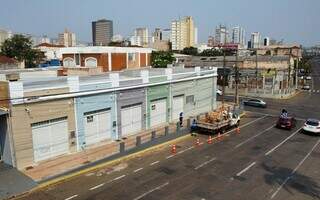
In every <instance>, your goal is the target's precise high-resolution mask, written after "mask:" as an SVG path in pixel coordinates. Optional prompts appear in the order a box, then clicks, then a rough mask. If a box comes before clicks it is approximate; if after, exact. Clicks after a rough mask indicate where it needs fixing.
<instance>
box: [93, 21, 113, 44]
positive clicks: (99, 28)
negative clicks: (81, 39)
mask: <svg viewBox="0 0 320 200" xmlns="http://www.w3.org/2000/svg"><path fill="white" fill-rule="evenodd" d="M112 37H113V22H112V21H111V20H106V19H100V20H98V21H93V22H92V43H93V46H107V45H108V44H109V43H110V42H111V39H112Z"/></svg>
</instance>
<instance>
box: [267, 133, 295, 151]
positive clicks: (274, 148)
mask: <svg viewBox="0 0 320 200" xmlns="http://www.w3.org/2000/svg"><path fill="white" fill-rule="evenodd" d="M300 130H301V128H299V129H298V130H297V131H295V132H294V133H292V134H291V135H290V136H289V137H287V138H286V139H284V140H283V141H282V142H281V143H280V144H278V145H277V146H275V147H273V148H272V149H271V150H270V151H268V152H267V153H266V154H265V155H266V156H268V155H269V154H271V153H272V152H273V151H275V150H276V149H277V148H279V147H280V146H281V145H283V144H284V143H285V142H286V141H288V140H289V139H290V138H292V137H293V136H295V135H296V134H297V133H298V132H299V131H300Z"/></svg>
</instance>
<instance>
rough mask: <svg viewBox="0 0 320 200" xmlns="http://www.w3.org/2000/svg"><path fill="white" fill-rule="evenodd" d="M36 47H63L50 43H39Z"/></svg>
mask: <svg viewBox="0 0 320 200" xmlns="http://www.w3.org/2000/svg"><path fill="white" fill-rule="evenodd" d="M36 47H60V48H62V47H65V46H64V45H60V44H50V43H41V44H39V45H37V46H36Z"/></svg>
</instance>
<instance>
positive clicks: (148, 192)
mask: <svg viewBox="0 0 320 200" xmlns="http://www.w3.org/2000/svg"><path fill="white" fill-rule="evenodd" d="M167 185H169V182H166V183H164V184H162V185H160V186H158V187H155V188H153V189H151V190H149V191H147V192H145V193H143V194H142V195H140V196H138V197H136V198H134V199H133V200H139V199H142V198H143V197H145V196H147V195H148V194H150V193H152V192H154V191H156V190H160V189H162V188H164V187H165V186H167Z"/></svg>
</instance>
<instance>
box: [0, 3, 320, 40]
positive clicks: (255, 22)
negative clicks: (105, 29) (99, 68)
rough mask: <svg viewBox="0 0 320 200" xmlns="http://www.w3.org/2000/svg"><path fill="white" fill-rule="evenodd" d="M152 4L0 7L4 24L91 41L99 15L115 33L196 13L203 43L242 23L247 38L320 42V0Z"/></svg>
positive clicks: (15, 29) (34, 32) (4, 26)
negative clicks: (218, 30)
mask: <svg viewBox="0 0 320 200" xmlns="http://www.w3.org/2000/svg"><path fill="white" fill-rule="evenodd" d="M166 2H167V3H166ZM141 5H144V7H143V10H141V9H142V7H141ZM154 5H155V4H154V3H153V0H141V1H140V3H139V4H136V3H134V2H132V1H130V0H122V1H104V0H92V1H78V0H68V1H64V0H55V1H48V0H44V1H35V0H28V1H25V0H10V1H9V0H4V1H3V2H2V4H1V7H0V29H7V30H11V31H12V32H14V33H15V32H18V33H29V34H32V35H37V36H42V35H47V36H48V37H50V38H56V36H57V34H58V33H60V32H62V31H63V30H64V29H65V28H68V29H70V30H72V31H73V32H74V33H75V34H76V35H77V40H79V41H83V42H91V41H92V39H91V38H92V34H91V22H92V21H95V20H98V19H101V18H106V19H110V20H112V21H113V23H114V34H121V35H123V36H125V37H129V36H130V35H132V30H134V29H135V28H138V27H146V28H148V29H149V30H154V28H157V27H159V28H163V29H165V28H170V23H171V21H172V20H174V19H177V18H179V17H181V18H182V17H184V16H192V17H193V18H194V21H195V23H196V24H197V28H198V37H199V43H206V42H207V40H208V36H209V35H214V33H213V30H214V29H215V27H216V26H218V25H219V24H226V25H227V26H228V27H230V28H231V27H233V26H241V27H243V28H244V29H245V30H246V33H247V34H246V37H247V38H248V39H249V36H250V34H251V33H252V32H260V33H261V35H262V37H265V36H268V37H270V38H275V39H277V40H282V39H284V41H285V42H286V43H301V44H303V45H305V46H310V45H314V44H319V43H320V37H319V34H318V32H319V31H320V21H319V20H318V16H319V14H318V8H319V7H320V1H318V0H308V1H300V0H281V1H277V0H270V1H268V2H267V3H266V2H265V1H262V0H257V1H255V3H252V1H251V0H241V1H236V2H232V3H228V2H222V1H215V0H203V1H201V3H199V2H196V1H192V0H176V1H169V0H164V1H163V3H161V4H157V7H156V8H155V7H154ZM168 5H170V6H168ZM75 6H76V8H77V9H73V10H72V12H70V9H69V8H74V7H75ZM92 6H93V7H92ZM88 8H94V9H88ZM261 9H263V12H262V10H261ZM139 10H141V11H139ZM12 11H14V14H13V12H12ZM53 11H54V12H53ZM137 11H139V12H137ZM213 11H214V12H213Z"/></svg>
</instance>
